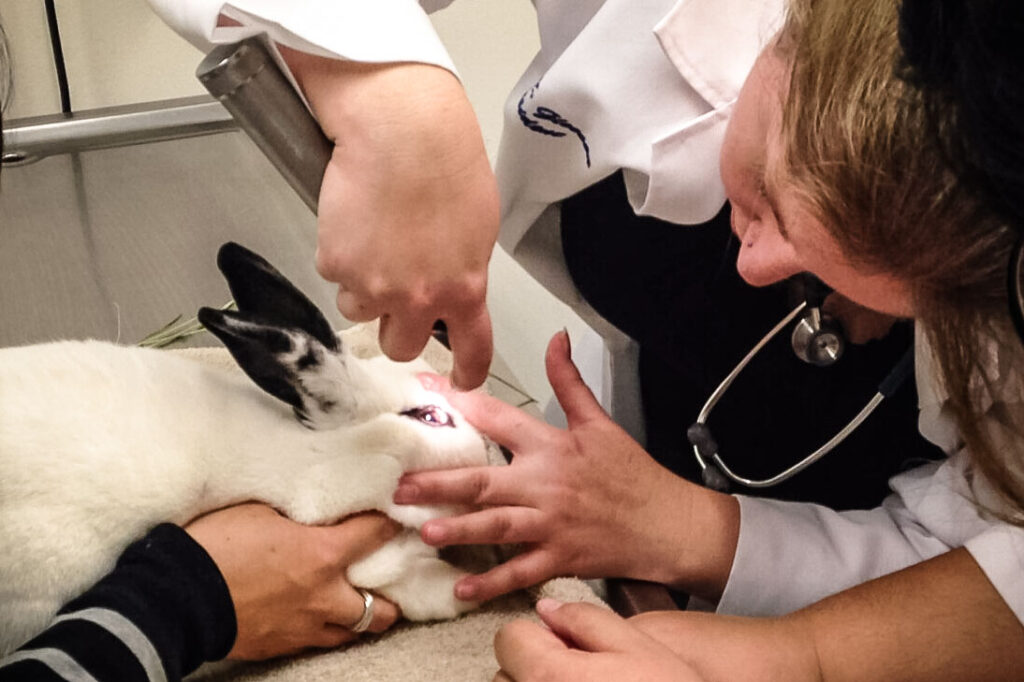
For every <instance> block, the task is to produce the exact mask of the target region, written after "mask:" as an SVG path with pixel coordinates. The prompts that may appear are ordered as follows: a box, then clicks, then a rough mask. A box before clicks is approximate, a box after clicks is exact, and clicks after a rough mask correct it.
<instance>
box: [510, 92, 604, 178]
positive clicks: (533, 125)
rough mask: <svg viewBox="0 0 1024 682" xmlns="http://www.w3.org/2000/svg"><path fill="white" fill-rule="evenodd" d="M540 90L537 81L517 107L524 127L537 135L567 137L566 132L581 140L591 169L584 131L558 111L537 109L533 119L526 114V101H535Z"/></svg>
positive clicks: (588, 148) (543, 108)
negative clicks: (550, 126)
mask: <svg viewBox="0 0 1024 682" xmlns="http://www.w3.org/2000/svg"><path fill="white" fill-rule="evenodd" d="M538 88H540V81H537V83H536V84H535V85H534V86H533V87H532V88H530V89H529V90H528V91H526V92H525V93H523V96H522V97H520V98H519V106H518V107H516V110H517V111H518V112H519V120H520V121H522V123H523V125H524V126H526V127H527V128H529V129H530V130H532V131H533V132H535V133H540V134H541V135H550V136H551V137H565V136H566V133H565V130H568V131H569V132H571V133H572V134H574V135H575V136H576V137H578V138H579V140H580V143H581V144H582V145H583V153H584V154H585V155H586V157H587V168H590V145H588V144H587V137H586V135H584V134H583V131H582V130H580V129H579V128H577V127H576V126H574V125H573V124H572V123H570V122H569V121H568V120H566V119H565V118H562V116H561V115H560V114H559V113H558V112H557V111H554V110H552V109H548V108H547V107H537V108H536V109H534V110H533V114H532V116H533V118H530V116H531V115H530V114H528V113H526V107H525V105H526V101H527V100H528V99H533V94H534V93H535V92H537V89H538ZM535 119H536V120H535ZM539 121H547V122H548V123H551V124H552V125H555V126H558V127H559V128H563V129H564V130H552V129H550V128H546V127H544V126H543V125H542V124H541V123H539Z"/></svg>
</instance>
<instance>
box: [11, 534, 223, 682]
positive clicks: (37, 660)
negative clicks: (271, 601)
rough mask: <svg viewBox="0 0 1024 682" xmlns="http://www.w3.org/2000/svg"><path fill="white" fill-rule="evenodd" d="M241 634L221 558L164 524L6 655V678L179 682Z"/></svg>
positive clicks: (216, 656) (221, 655)
mask: <svg viewBox="0 0 1024 682" xmlns="http://www.w3.org/2000/svg"><path fill="white" fill-rule="evenodd" d="M236 632H237V629H236V623H235V610H234V605H233V604H232V602H231V595H230V593H229V592H228V587H227V584H226V583H225V582H224V579H223V577H222V576H221V574H220V571H219V570H218V569H217V566H216V564H214V563H213V560H212V559H211V558H210V556H209V555H208V554H207V553H206V551H205V550H204V549H203V548H202V547H201V546H200V545H199V544H198V543H196V542H195V540H193V539H192V537H191V536H189V534H188V533H186V532H185V531H184V530H182V529H181V528H179V527H178V526H175V525H173V524H162V525H160V526H157V527H156V528H154V529H153V530H152V531H150V533H149V534H148V535H146V537H144V538H143V539H141V540H139V541H138V542H136V543H134V544H132V545H131V546H129V547H128V549H126V550H125V552H124V554H122V555H121V558H120V559H119V560H118V562H117V566H116V567H115V568H114V570H113V571H112V572H111V573H110V574H109V575H107V576H106V577H105V578H103V579H102V580H100V581H99V582H98V583H97V584H96V585H95V586H93V587H92V588H91V589H90V590H89V591H88V592H86V593H85V594H83V595H82V596H80V597H78V598H77V599H75V600H74V601H72V602H70V603H68V604H67V605H66V606H65V607H64V608H63V609H61V610H60V612H59V613H58V615H57V617H56V618H55V619H54V621H53V623H52V624H51V625H50V627H49V628H48V629H47V630H46V631H44V632H43V633H41V634H40V635H39V636H37V637H35V638H34V639H33V640H31V641H30V642H28V643H27V644H25V645H24V646H23V647H21V648H20V649H19V650H18V651H16V652H14V653H13V654H11V656H9V657H8V658H6V659H4V660H2V661H0V682H13V681H15V680H18V681H20V680H34V681H44V680H95V681H96V682H105V681H106V680H123V681H125V682H132V681H134V680H150V681H153V682H156V681H158V680H166V681H167V682H177V681H178V680H180V679H181V678H182V677H183V676H185V675H187V674H189V673H190V672H192V671H193V670H195V669H196V668H198V667H199V666H200V665H201V664H202V663H204V662H206V661H216V660H219V659H221V658H223V657H224V656H226V655H227V654H228V651H230V650H231V647H232V645H233V644H234V641H235V635H236Z"/></svg>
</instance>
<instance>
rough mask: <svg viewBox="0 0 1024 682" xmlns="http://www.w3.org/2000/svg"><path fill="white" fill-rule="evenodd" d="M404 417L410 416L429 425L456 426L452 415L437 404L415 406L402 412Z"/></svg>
mask: <svg viewBox="0 0 1024 682" xmlns="http://www.w3.org/2000/svg"><path fill="white" fill-rule="evenodd" d="M400 414H401V415H402V416H403V417H410V418H411V419H415V420H417V421H419V422H422V423H424V424H426V425H427V426H451V427H452V428H454V427H455V421H454V420H453V419H452V416H451V415H450V414H448V413H447V412H445V411H444V410H442V409H441V408H440V407H438V406H437V405H424V406H423V407H414V408H412V409H411V410H406V411H405V412H402V413H400Z"/></svg>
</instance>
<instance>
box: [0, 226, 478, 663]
mask: <svg viewBox="0 0 1024 682" xmlns="http://www.w3.org/2000/svg"><path fill="white" fill-rule="evenodd" d="M217 262H218V266H219V267H220V268H221V270H222V271H223V272H224V275H225V277H226V279H227V280H228V284H229V286H230V289H231V292H232V294H233V295H234V298H235V301H236V303H237V305H238V309H239V310H238V312H237V313H236V312H228V311H219V310H212V309H209V308H204V309H203V310H201V311H200V320H201V321H202V323H203V324H204V325H205V326H206V327H207V329H209V330H210V331H212V332H213V333H214V334H216V335H217V336H218V337H219V338H220V339H221V340H222V341H223V342H224V344H225V345H226V346H227V347H228V349H229V350H230V352H231V354H232V355H233V356H234V357H235V359H236V361H237V362H238V364H239V365H240V366H241V367H242V369H243V370H244V371H245V372H246V373H247V374H248V375H249V376H250V377H251V378H252V379H253V380H254V381H255V382H256V384H258V385H259V386H260V387H262V388H263V389H264V390H265V391H267V392H268V393H270V394H271V395H273V396H275V397H276V398H279V399H280V400H283V401H284V402H285V403H287V404H288V405H291V408H292V409H288V407H287V406H286V405H283V404H282V403H281V402H278V401H277V400H274V399H273V398H271V397H269V396H267V395H265V394H264V393H263V392H261V391H258V390H256V389H255V387H253V386H252V384H251V383H250V382H248V381H246V380H245V379H244V378H242V377H239V376H235V375H234V374H233V373H230V372H226V371H224V370H219V369H216V368H213V367H208V366H205V365H204V364H202V363H199V362H196V361H194V360H190V359H187V358H183V357H180V356H177V355H175V354H172V353H168V352H166V351H158V350H146V349H141V348H127V347H123V346H116V345H113V344H109V343H103V342H98V341H84V342H76V341H64V342H57V343H50V344H43V345H36V346H25V347H20V348H8V349H3V350H0V656H2V655H4V654H6V653H8V652H10V651H11V650H13V649H14V648H16V647H17V646H19V645H20V644H22V643H23V642H25V641H27V640H28V639H29V638H31V637H32V636H33V635H35V634H37V633H38V632H39V631H41V630H42V629H43V628H44V627H45V625H46V624H47V623H48V622H49V620H50V619H51V618H52V617H53V615H54V614H55V613H56V611H57V609H58V608H60V606H61V605H62V604H64V603H65V602H67V601H69V600H70V599H72V598H74V597H75V596H77V595H78V594H80V593H82V592H83V591H85V590H86V589H87V588H88V587H90V586H91V585H92V584H93V583H95V582H96V581H97V580H98V579H99V578H101V577H102V576H103V575H105V574H106V573H107V572H109V571H110V570H111V569H112V568H113V566H114V564H115V562H116V560H117V557H118V556H119V555H120V553H121V552H122V551H123V550H124V548H125V547H127V546H128V545H129V544H130V543H132V542H133V541H135V540H137V539H138V538H140V537H141V536H143V535H144V534H145V533H146V532H147V531H148V530H149V529H150V528H152V527H153V526H155V525H157V524H158V523H160V522H163V521H171V522H174V523H179V524H182V523H185V522H187V521H188V520H190V519H192V518H194V517H195V516H197V515H199V514H201V513H203V512H207V511H211V510H214V509H217V508H220V507H224V506H227V505H230V504H232V503H237V502H243V501H246V500H259V501H262V502H266V503H268V504H271V505H273V506H274V507H276V508H277V509H279V510H280V511H281V512H283V513H284V514H286V515H287V516H289V517H290V518H292V519H294V520H296V521H299V522H302V523H310V524H318V523H329V522H332V521H335V520H337V519H339V518H341V517H344V516H346V515H348V514H352V513H355V512H359V511H363V510H370V509H376V510H380V511H383V512H384V513H386V514H387V515H388V516H390V517H392V518H394V519H396V520H398V521H399V522H400V523H402V524H403V525H405V526H406V527H407V530H405V531H403V533H400V534H399V536H398V537H396V538H395V539H394V540H392V541H391V542H390V543H388V544H387V545H385V546H384V547H383V548H381V549H380V550H378V551H377V552H375V553H374V554H372V555H370V556H369V557H367V558H365V559H363V560H362V561H360V562H359V563H356V564H354V565H352V566H351V567H350V568H349V573H348V576H349V579H350V581H351V582H352V583H353V584H355V585H357V586H360V587H364V588H368V589H373V590H375V591H378V592H380V593H382V594H384V595H385V596H387V597H388V598H389V599H391V600H393V601H395V602H396V603H397V604H398V605H399V606H400V607H401V609H402V612H403V614H404V615H405V616H406V617H408V618H410V619H412V620H428V619H435V618H450V617H454V616H456V615H458V614H459V613H461V612H463V611H466V610H469V609H471V608H474V607H475V606H476V604H473V603H470V602H461V601H459V600H456V599H455V598H454V595H453V589H452V588H453V585H454V583H455V581H456V580H458V579H459V578H460V577H461V576H462V575H464V573H463V572H462V571H460V570H459V569H456V568H455V567H453V566H452V565H450V564H448V563H446V562H444V561H442V560H441V559H440V558H438V556H437V551H436V550H435V549H433V548H431V547H429V546H427V545H425V544H423V543H422V541H420V539H419V535H418V533H417V532H416V529H418V528H419V526H420V525H421V524H422V523H423V522H424V521H426V520H427V519H430V518H435V517H437V516H443V515H447V514H449V513H451V511H452V510H451V509H443V508H437V507H433V508H431V507H414V506H397V505H394V504H393V503H392V502H391V496H392V493H393V491H394V489H395V487H396V484H397V481H398V478H399V477H400V476H401V474H402V473H403V472H405V471H409V470H414V469H436V468H450V467H460V466H478V465H484V464H486V463H487V449H486V445H485V443H484V440H483V438H482V437H481V436H480V434H479V433H478V432H477V431H475V430H474V429H473V428H472V427H471V426H470V425H469V424H467V423H466V422H465V420H464V419H463V418H462V417H461V415H459V414H457V413H456V412H455V411H453V410H452V408H451V407H450V406H449V405H448V403H447V402H446V401H445V399H444V398H443V397H442V396H441V395H439V394H437V393H433V392H430V391H427V390H426V389H425V388H423V386H422V385H421V384H420V382H419V380H418V379H417V378H416V371H417V370H421V369H425V365H420V366H415V365H413V366H410V365H408V364H405V365H399V364H396V363H392V362H390V361H389V360H387V359H386V358H383V357H381V358H374V359H372V360H360V359H358V358H355V357H353V356H351V355H350V354H348V353H347V352H346V351H345V349H343V348H342V347H341V343H340V341H339V339H338V337H337V336H336V335H335V334H334V332H333V331H332V330H331V328H330V326H329V324H328V323H327V321H326V320H325V319H324V317H323V315H322V314H321V313H320V311H319V310H317V308H316V306H314V305H313V303H312V302H310V301H309V300H308V299H307V298H306V297H305V296H304V295H303V294H302V293H301V292H299V291H298V290H297V289H295V288H294V287H293V286H292V285H291V283H290V282H288V281H287V280H285V279H284V278H283V277H282V276H281V275H280V273H278V272H277V271H276V270H275V269H274V268H273V267H272V266H270V265H269V264H268V263H267V262H266V261H264V260H263V259H262V258H260V257H259V256H257V255H255V254H253V253H252V252H250V251H248V250H246V249H244V248H242V247H241V246H238V245H237V244H226V245H225V246H223V247H222V248H221V250H220V253H219V254H218V259H217ZM293 411H294V413H295V415H297V416H298V417H299V419H298V420H296V419H295V416H294V415H293V414H292V412H293ZM300 422H301V423H300Z"/></svg>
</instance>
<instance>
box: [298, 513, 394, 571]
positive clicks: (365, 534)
mask: <svg viewBox="0 0 1024 682" xmlns="http://www.w3.org/2000/svg"><path fill="white" fill-rule="evenodd" d="M400 529H401V525H399V524H398V523H397V522H395V521H394V520H392V519H389V518H388V517H386V516H384V515H383V514H379V513H368V514H357V515H355V516H350V517H348V518H346V519H345V520H343V521H342V522H341V523H339V524H336V525H334V526H322V527H320V528H317V530H318V531H320V532H321V533H322V535H323V538H324V541H325V544H326V545H327V547H329V548H330V551H332V552H333V553H334V555H335V560H336V561H337V562H338V563H339V564H340V565H342V566H348V565H350V564H352V563H355V562H356V561H358V560H359V559H362V558H363V557H364V556H366V555H367V554H370V553H371V552H373V551H374V550H376V549H377V548H379V547H380V546H381V545H383V544H384V543H385V542H387V541H388V540H390V539H392V538H393V537H395V535H396V534H397V533H398V531H399V530H400Z"/></svg>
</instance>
